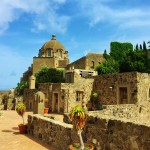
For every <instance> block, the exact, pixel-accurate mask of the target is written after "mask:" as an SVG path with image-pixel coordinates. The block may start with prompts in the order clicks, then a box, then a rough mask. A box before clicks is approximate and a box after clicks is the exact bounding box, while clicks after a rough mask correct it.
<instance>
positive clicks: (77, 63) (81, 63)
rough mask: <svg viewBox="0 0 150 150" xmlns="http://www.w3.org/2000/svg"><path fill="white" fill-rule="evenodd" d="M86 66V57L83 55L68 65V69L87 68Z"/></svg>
mask: <svg viewBox="0 0 150 150" xmlns="http://www.w3.org/2000/svg"><path fill="white" fill-rule="evenodd" d="M85 68H86V57H82V58H80V59H78V60H76V61H74V62H73V63H70V64H69V65H67V67H66V69H67V70H72V69H85Z"/></svg>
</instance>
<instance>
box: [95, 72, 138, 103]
mask: <svg viewBox="0 0 150 150" xmlns="http://www.w3.org/2000/svg"><path fill="white" fill-rule="evenodd" d="M93 78H94V86H93V90H94V91H95V92H97V93H98V95H99V97H98V99H99V101H100V102H101V104H103V105H114V104H118V103H119V88H120V87H127V89H128V101H127V102H126V103H127V104H128V103H129V104H134V103H136V102H137V73H136V72H131V73H119V74H106V75H99V76H96V77H93Z"/></svg>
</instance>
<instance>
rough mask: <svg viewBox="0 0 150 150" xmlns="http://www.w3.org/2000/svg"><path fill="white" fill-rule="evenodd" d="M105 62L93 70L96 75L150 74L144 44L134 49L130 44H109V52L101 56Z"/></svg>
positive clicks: (149, 60)
mask: <svg viewBox="0 0 150 150" xmlns="http://www.w3.org/2000/svg"><path fill="white" fill-rule="evenodd" d="M103 56H104V58H105V59H106V61H105V62H104V63H102V64H100V65H98V66H97V67H96V68H95V70H96V71H98V74H108V73H110V74H112V73H121V72H132V71H138V72H146V73H150V67H149V66H150V59H149V58H148V49H147V46H146V43H145V42H143V46H142V45H141V44H140V46H139V45H138V44H137V45H136V47H135V49H133V46H132V44H131V43H119V42H111V52H110V53H109V54H107V52H106V50H105V51H104V54H103Z"/></svg>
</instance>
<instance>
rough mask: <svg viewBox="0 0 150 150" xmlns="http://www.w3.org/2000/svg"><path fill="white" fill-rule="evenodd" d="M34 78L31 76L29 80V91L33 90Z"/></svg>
mask: <svg viewBox="0 0 150 150" xmlns="http://www.w3.org/2000/svg"><path fill="white" fill-rule="evenodd" d="M35 79H36V78H35V76H34V75H32V76H30V78H29V89H35Z"/></svg>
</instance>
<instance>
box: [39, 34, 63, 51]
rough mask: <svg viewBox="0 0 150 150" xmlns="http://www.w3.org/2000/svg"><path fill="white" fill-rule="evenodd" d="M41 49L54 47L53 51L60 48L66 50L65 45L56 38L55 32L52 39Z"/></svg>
mask: <svg viewBox="0 0 150 150" xmlns="http://www.w3.org/2000/svg"><path fill="white" fill-rule="evenodd" d="M41 49H44V50H46V49H53V51H56V50H58V49H62V50H65V47H64V46H63V45H62V44H61V43H60V42H58V41H57V40H56V35H55V34H53V35H52V39H51V40H50V41H47V42H46V43H45V44H44V45H43V46H42V48H41Z"/></svg>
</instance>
